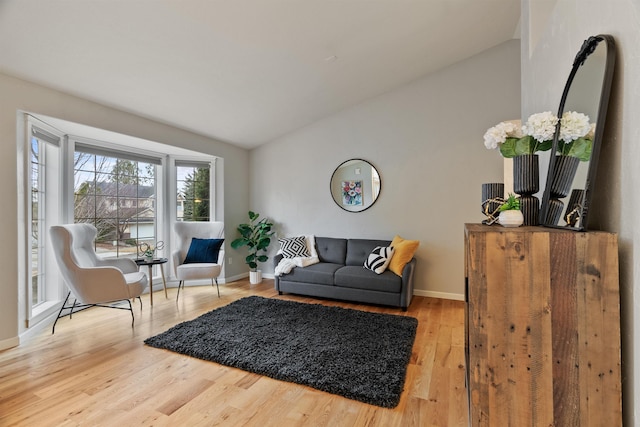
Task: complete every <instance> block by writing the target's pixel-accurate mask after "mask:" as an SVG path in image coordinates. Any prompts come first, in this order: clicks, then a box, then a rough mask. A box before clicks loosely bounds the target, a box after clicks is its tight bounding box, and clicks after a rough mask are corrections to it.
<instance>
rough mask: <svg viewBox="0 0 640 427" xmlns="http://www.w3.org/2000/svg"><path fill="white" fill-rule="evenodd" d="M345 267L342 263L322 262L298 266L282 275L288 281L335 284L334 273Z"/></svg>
mask: <svg viewBox="0 0 640 427" xmlns="http://www.w3.org/2000/svg"><path fill="white" fill-rule="evenodd" d="M341 267H343V265H342V264H332V263H328V262H321V263H318V264H312V265H309V266H307V267H296V268H294V269H293V270H291V273H289V274H286V275H284V276H282V280H286V281H288V282H306V283H317V284H319V285H331V286H332V285H333V282H334V277H333V275H334V273H335V272H336V270H338V269H340V268H341Z"/></svg>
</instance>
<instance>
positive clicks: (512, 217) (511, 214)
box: [498, 210, 524, 227]
mask: <svg viewBox="0 0 640 427" xmlns="http://www.w3.org/2000/svg"><path fill="white" fill-rule="evenodd" d="M498 223H499V224H500V225H502V226H503V227H520V226H521V225H522V224H523V223H524V216H523V215H522V212H521V211H518V210H508V211H502V212H500V215H499V216H498Z"/></svg>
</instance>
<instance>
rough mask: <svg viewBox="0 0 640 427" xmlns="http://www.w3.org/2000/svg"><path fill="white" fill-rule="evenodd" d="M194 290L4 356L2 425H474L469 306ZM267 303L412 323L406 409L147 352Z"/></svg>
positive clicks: (81, 324)
mask: <svg viewBox="0 0 640 427" xmlns="http://www.w3.org/2000/svg"><path fill="white" fill-rule="evenodd" d="M220 294H221V298H219V299H218V297H217V295H216V291H215V289H213V288H211V287H209V286H201V287H200V286H198V287H187V288H186V290H184V291H182V292H180V301H179V302H178V303H177V304H176V302H175V297H176V290H175V288H173V289H170V290H169V299H165V297H164V295H163V292H156V293H155V294H154V297H155V298H154V306H153V307H150V306H149V296H148V295H143V297H142V301H143V304H144V307H143V308H142V310H141V309H140V305H139V303H138V302H136V304H135V308H134V313H135V316H136V320H135V327H134V328H131V316H130V315H129V313H127V312H123V311H119V310H110V309H104V308H93V309H90V310H86V311H84V312H81V313H78V314H75V315H74V316H73V318H72V319H69V318H68V317H67V318H64V319H61V320H60V321H59V322H58V325H57V326H56V333H55V334H54V335H51V331H50V329H48V330H47V331H45V332H43V333H41V334H40V335H38V336H37V337H35V338H33V339H31V340H29V341H28V342H26V343H23V344H21V345H20V346H19V347H16V348H13V349H9V350H5V351H3V352H0V425H1V426H30V427H33V426H122V427H124V426H133V425H141V426H213V425H221V426H260V427H267V426H331V427H333V426H384V427H390V426H402V427H404V426H421V427H422V426H463V425H467V398H466V391H465V379H464V303H463V302H460V301H449V300H440V299H434V298H425V297H415V298H414V300H413V302H412V303H411V307H410V308H409V310H408V311H407V312H402V311H401V310H398V309H394V308H385V307H376V306H369V305H360V304H350V303H345V302H335V301H327V300H318V299H313V298H304V297H298V296H293V295H283V296H278V295H277V292H275V291H274V289H273V280H265V281H264V282H263V283H262V284H260V285H249V283H248V281H246V280H244V281H238V282H233V283H229V284H226V285H221V286H220ZM249 295H261V296H264V297H270V298H271V297H272V298H282V299H289V300H294V301H301V302H311V303H320V304H325V305H336V306H341V307H346V308H357V309H361V310H366V311H371V312H380V313H391V314H400V315H409V316H414V317H416V318H418V320H419V325H418V332H417V337H416V341H415V344H414V347H413V353H412V356H411V362H410V364H409V366H408V369H407V379H406V383H405V390H404V392H403V394H402V398H401V401H400V404H399V405H398V406H397V407H396V408H394V409H384V408H379V407H376V406H372V405H368V404H364V403H360V402H356V401H353V400H349V399H346V398H343V397H340V396H335V395H332V394H329V393H325V392H321V391H317V390H315V389H312V388H309V387H306V386H301V385H297V384H291V383H286V382H282V381H277V380H273V379H271V378H267V377H263V376H260V375H256V374H251V373H248V372H244V371H241V370H239V369H235V368H229V367H226V366H222V365H218V364H216V363H212V362H206V361H202V360H198V359H194V358H190V357H187V356H182V355H179V354H176V353H171V352H169V351H165V350H159V349H155V348H151V347H148V346H145V345H144V343H143V341H144V339H145V338H147V337H149V336H152V335H155V334H158V333H160V332H163V331H164V330H166V329H168V328H169V327H171V326H173V325H175V324H177V323H180V322H182V321H185V320H190V319H193V318H195V317H197V316H199V315H201V314H203V313H205V312H207V311H210V310H212V309H214V308H216V307H220V306H222V305H226V304H228V303H230V302H231V301H234V300H236V299H239V298H242V297H245V296H249Z"/></svg>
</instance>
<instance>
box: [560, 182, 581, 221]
mask: <svg viewBox="0 0 640 427" xmlns="http://www.w3.org/2000/svg"><path fill="white" fill-rule="evenodd" d="M583 207H584V190H579V189H574V190H571V197H569V204H567V211H566V213H565V214H564V220H565V221H566V223H567V226H569V227H577V226H578V225H579V221H580V217H581V216H582V208H583Z"/></svg>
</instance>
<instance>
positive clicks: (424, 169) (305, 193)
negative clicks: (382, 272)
mask: <svg viewBox="0 0 640 427" xmlns="http://www.w3.org/2000/svg"><path fill="white" fill-rule="evenodd" d="M426 54H428V52H425V55H426ZM519 64H520V43H519V41H518V40H512V41H510V42H507V43H504V44H502V45H500V46H497V47H495V48H493V49H490V50H488V51H486V52H484V53H482V54H480V55H477V56H475V57H473V58H470V59H468V60H465V61H463V62H460V63H458V64H455V65H453V66H451V67H449V68H447V69H444V70H442V71H439V72H437V73H434V74H431V75H428V76H426V77H424V78H422V79H420V80H418V81H415V82H413V83H411V84H408V85H406V86H403V87H401V88H399V89H397V90H394V91H392V92H389V93H387V94H384V95H382V96H379V97H376V98H374V99H371V100H370V101H368V102H365V103H363V104H361V105H358V106H356V107H354V108H351V109H348V110H345V111H343V112H341V113H339V114H336V115H333V116H330V117H328V118H326V119H324V120H321V121H319V122H317V123H315V124H313V125H311V126H308V127H306V128H304V129H300V130H299V131H298V132H295V133H293V134H290V135H287V136H285V137H282V138H280V139H278V140H276V141H273V142H271V143H269V144H267V145H265V146H262V147H260V148H257V149H254V150H252V151H251V185H250V188H251V207H252V208H253V209H254V210H256V211H257V212H260V213H261V214H264V215H267V216H269V217H271V219H272V220H273V221H274V222H275V223H276V224H277V226H278V232H279V235H280V236H291V235H298V234H303V233H313V234H316V235H318V236H331V237H354V238H379V239H389V240H391V239H392V238H393V237H394V235H395V234H399V235H401V236H402V237H404V238H407V239H417V240H420V242H421V244H420V247H419V249H418V252H417V259H418V263H417V269H416V270H417V271H416V273H417V274H416V288H417V290H418V293H420V294H422V295H427V294H429V295H435V296H444V297H451V298H462V297H463V295H464V273H463V262H464V257H463V236H464V235H463V224H464V223H465V222H480V221H481V220H482V219H483V216H482V214H481V208H480V202H481V200H480V199H481V184H482V183H483V182H502V158H501V157H500V155H499V153H498V152H496V151H488V150H487V149H486V148H485V147H484V145H483V138H482V137H483V135H484V132H485V131H486V130H487V128H489V127H491V126H493V125H495V124H496V123H498V122H500V121H502V120H506V119H511V118H518V117H520V67H519ZM349 158H363V159H365V160H368V161H369V162H371V163H372V164H373V165H374V166H375V167H376V168H377V169H378V171H379V173H380V178H381V181H382V190H381V193H380V197H379V198H378V201H377V202H376V203H375V205H373V206H372V207H371V208H369V209H368V210H366V211H364V212H361V213H351V212H346V211H344V210H342V209H341V208H340V207H338V206H336V204H335V203H334V202H333V199H332V197H331V193H330V189H329V180H330V178H331V174H332V173H333V171H334V169H335V168H336V167H337V166H338V165H339V164H340V163H342V162H343V161H345V160H347V159H349ZM276 246H277V245H273V246H272V251H273V250H275V249H276V248H275V247H276ZM263 269H264V270H266V271H268V272H273V265H272V263H271V261H270V262H269V263H267V264H266V265H264V266H263Z"/></svg>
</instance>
